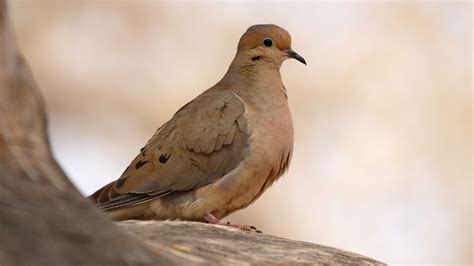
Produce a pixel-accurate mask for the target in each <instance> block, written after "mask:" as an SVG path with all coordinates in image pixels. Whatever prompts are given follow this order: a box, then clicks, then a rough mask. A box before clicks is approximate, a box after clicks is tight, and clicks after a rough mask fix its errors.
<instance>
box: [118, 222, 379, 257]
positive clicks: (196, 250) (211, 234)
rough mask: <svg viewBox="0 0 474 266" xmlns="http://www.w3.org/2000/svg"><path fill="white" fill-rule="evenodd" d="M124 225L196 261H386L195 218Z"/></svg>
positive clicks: (160, 246)
mask: <svg viewBox="0 0 474 266" xmlns="http://www.w3.org/2000/svg"><path fill="white" fill-rule="evenodd" d="M118 224H119V225H120V226H121V227H122V228H125V229H126V230H127V231H129V232H132V233H133V234H135V235H136V236H137V238H139V239H142V240H143V241H145V243H147V244H148V245H149V246H151V248H152V249H155V248H156V249H158V250H166V251H167V252H169V253H172V254H175V255H177V256H180V257H182V258H183V259H185V260H187V261H189V262H191V263H196V264H206V265H209V264H216V265H218V264H224V265H246V264H253V265H265V264H281V265H294V264H313V265H314V264H316V265H349V264H350V265H384V264H383V263H381V262H378V261H375V260H373V259H370V258H367V257H364V256H361V255H357V254H355V253H351V252H347V251H343V250H340V249H335V248H331V247H325V246H321V245H316V244H311V243H307V242H302V241H294V240H289V239H284V238H280V237H275V236H271V235H266V234H259V233H254V232H244V231H242V230H240V229H235V228H230V227H227V226H216V225H210V224H204V223H196V222H176V221H173V222H170V221H165V222H161V221H126V222H119V223H118Z"/></svg>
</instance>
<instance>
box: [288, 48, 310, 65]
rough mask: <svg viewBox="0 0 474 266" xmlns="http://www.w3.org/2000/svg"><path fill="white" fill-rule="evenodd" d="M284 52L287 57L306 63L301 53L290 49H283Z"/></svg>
mask: <svg viewBox="0 0 474 266" xmlns="http://www.w3.org/2000/svg"><path fill="white" fill-rule="evenodd" d="M285 52H286V53H287V54H288V57H289V58H293V59H296V60H298V61H300V62H301V63H303V64H305V65H306V60H304V58H303V57H302V56H301V55H299V54H298V53H296V52H295V51H293V50H291V49H288V50H285Z"/></svg>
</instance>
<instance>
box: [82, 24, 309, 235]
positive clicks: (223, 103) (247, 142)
mask: <svg viewBox="0 0 474 266" xmlns="http://www.w3.org/2000/svg"><path fill="white" fill-rule="evenodd" d="M288 58H294V59H296V60H298V61H300V62H301V63H303V64H306V62H305V60H304V59H303V57H301V56H300V55H298V54H297V53H296V52H294V51H293V50H292V49H291V37H290V34H289V33H288V32H287V31H286V30H285V29H283V28H281V27H279V26H276V25H254V26H251V27H250V28H249V29H248V30H247V31H246V32H245V33H244V35H243V36H242V37H241V38H240V41H239V44H238V48H237V54H236V56H235V58H234V60H233V61H232V63H231V64H230V67H229V69H228V71H227V73H226V74H225V75H224V77H223V78H222V80H220V81H219V82H218V83H217V84H216V85H214V86H213V87H211V88H210V89H208V90H206V91H205V92H203V93H202V94H201V95H199V96H197V97H196V98H195V99H194V100H192V101H190V102H189V103H187V104H186V105H184V106H183V107H182V108H181V109H179V110H178V112H176V114H175V115H174V116H173V117H172V118H171V119H170V120H169V121H168V122H166V123H165V124H164V125H162V126H161V127H160V128H159V129H158V130H157V132H156V133H155V135H153V137H152V138H151V139H150V140H149V141H148V143H147V144H146V145H145V147H143V148H142V149H141V150H140V154H138V155H137V156H136V157H135V159H134V160H133V161H132V162H131V164H130V165H129V166H128V167H127V169H126V170H125V172H124V173H123V174H122V175H121V177H120V178H119V179H118V180H115V181H113V182H111V183H109V184H107V185H106V186H104V187H102V188H101V189H99V190H98V191H97V192H95V193H94V194H93V195H91V196H89V198H90V199H91V200H92V201H93V202H94V203H95V204H97V206H98V207H99V208H101V209H103V210H105V211H106V212H107V213H108V214H109V215H110V216H111V217H112V218H113V219H114V220H126V219H140V220H175V219H179V220H190V221H202V222H209V223H215V224H221V222H220V219H222V218H223V217H225V216H226V215H228V214H230V213H232V212H234V211H236V210H239V209H242V208H245V207H247V206H248V205H250V204H251V203H252V202H254V201H255V200H256V199H257V198H258V197H260V195H261V194H262V193H263V192H264V191H265V190H266V189H267V188H268V187H270V186H271V185H272V183H273V182H275V180H277V179H278V178H279V177H280V176H281V175H282V174H283V173H284V172H285V171H286V170H287V169H288V166H289V164H290V160H291V156H292V152H293V122H292V118H291V113H290V109H289V106H288V97H287V92H286V88H285V86H284V85H283V83H282V80H281V76H280V67H281V64H282V63H283V61H284V60H286V59H288ZM236 227H239V228H242V229H248V227H247V226H236Z"/></svg>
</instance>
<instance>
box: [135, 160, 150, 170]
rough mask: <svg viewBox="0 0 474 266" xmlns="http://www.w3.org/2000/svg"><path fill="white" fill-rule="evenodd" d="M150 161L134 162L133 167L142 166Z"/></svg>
mask: <svg viewBox="0 0 474 266" xmlns="http://www.w3.org/2000/svg"><path fill="white" fill-rule="evenodd" d="M149 162H150V161H139V162H138V163H137V164H135V169H138V168H140V167H142V166H144V165H145V164H147V163H149Z"/></svg>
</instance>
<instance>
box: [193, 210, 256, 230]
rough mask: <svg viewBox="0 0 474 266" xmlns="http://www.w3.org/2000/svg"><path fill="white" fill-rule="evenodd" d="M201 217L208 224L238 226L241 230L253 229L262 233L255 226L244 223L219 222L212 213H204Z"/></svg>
mask: <svg viewBox="0 0 474 266" xmlns="http://www.w3.org/2000/svg"><path fill="white" fill-rule="evenodd" d="M202 218H203V219H204V220H205V221H206V222H208V223H210V224H218V225H225V226H230V227H234V228H238V229H241V230H244V231H253V232H256V233H262V231H260V230H257V228H255V226H251V225H245V224H231V223H230V222H227V223H223V222H221V220H219V219H217V218H216V217H215V216H214V215H212V214H210V213H208V214H206V215H204V217H202Z"/></svg>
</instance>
